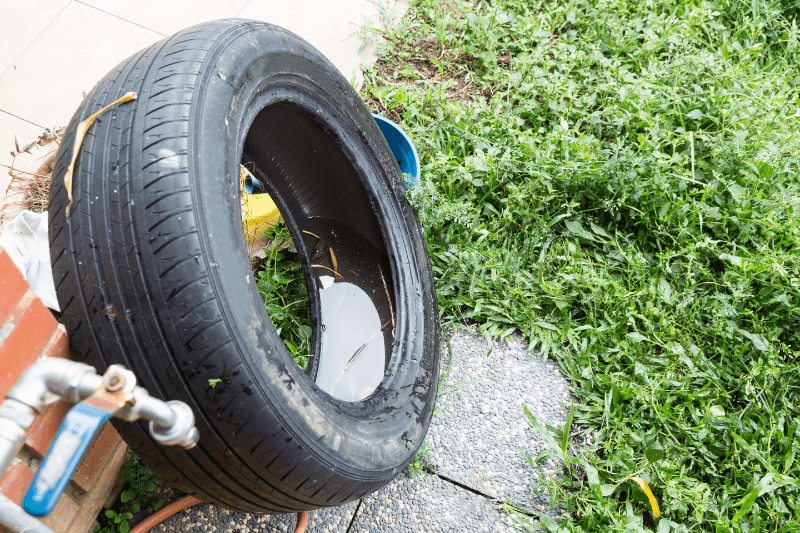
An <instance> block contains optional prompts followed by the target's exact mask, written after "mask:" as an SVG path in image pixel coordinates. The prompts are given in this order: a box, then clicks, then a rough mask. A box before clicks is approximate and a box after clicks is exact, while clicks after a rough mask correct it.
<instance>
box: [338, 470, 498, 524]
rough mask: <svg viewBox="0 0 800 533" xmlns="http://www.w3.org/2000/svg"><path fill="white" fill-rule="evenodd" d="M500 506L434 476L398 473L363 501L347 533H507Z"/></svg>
mask: <svg viewBox="0 0 800 533" xmlns="http://www.w3.org/2000/svg"><path fill="white" fill-rule="evenodd" d="M509 523H510V520H509V518H508V517H507V516H506V515H505V513H503V511H502V509H501V506H500V505H499V504H497V503H494V502H492V501H490V500H488V499H486V498H484V497H483V496H478V495H476V494H473V493H472V492H469V491H467V490H464V489H462V488H460V487H457V486H455V485H453V484H451V483H448V482H447V481H444V480H442V479H440V478H438V477H436V476H431V475H427V476H424V477H423V478H421V479H420V480H419V481H413V480H412V479H411V478H409V477H408V476H407V475H405V474H402V475H400V476H399V477H398V478H397V479H395V480H394V481H393V482H391V483H389V484H388V485H386V486H385V487H383V488H382V489H381V490H379V491H378V492H375V493H373V494H371V495H370V496H367V497H366V498H364V500H363V502H362V504H361V507H360V508H359V509H358V512H357V513H356V517H355V520H354V521H353V525H352V527H351V528H350V530H349V533H367V532H369V533H373V532H376V531H382V532H391V533H411V532H413V533H417V532H423V531H424V532H426V533H427V532H445V531H465V532H467V531H468V532H470V533H511V532H513V531H514V529H513V528H512V527H511V526H510V525H509Z"/></svg>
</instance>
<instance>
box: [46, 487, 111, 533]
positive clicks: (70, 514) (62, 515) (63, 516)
mask: <svg viewBox="0 0 800 533" xmlns="http://www.w3.org/2000/svg"><path fill="white" fill-rule="evenodd" d="M80 511H81V506H80V505H78V503H77V502H75V500H73V499H72V498H70V496H69V494H67V491H64V493H63V494H62V495H61V497H60V498H59V499H58V502H56V506H55V507H54V508H53V510H52V511H50V513H49V514H48V515H47V516H43V517H42V518H40V519H39V522H41V523H42V524H44V525H46V526H47V527H49V528H50V529H52V530H53V531H54V532H56V533H59V532H66V531H70V529H69V526H70V524H72V522H73V521H74V520H75V517H76V516H77V515H78V513H79V512H80ZM96 516H97V515H95V517H96ZM88 530H89V528H88V527H87V528H86V529H84V530H83V531H81V532H80V533H85V532H86V531H88ZM76 533H77V532H76Z"/></svg>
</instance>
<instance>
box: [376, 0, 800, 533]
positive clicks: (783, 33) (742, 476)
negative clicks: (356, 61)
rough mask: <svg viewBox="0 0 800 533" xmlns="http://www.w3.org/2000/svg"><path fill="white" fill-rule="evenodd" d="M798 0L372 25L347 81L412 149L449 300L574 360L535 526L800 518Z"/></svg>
mask: <svg viewBox="0 0 800 533" xmlns="http://www.w3.org/2000/svg"><path fill="white" fill-rule="evenodd" d="M797 16H798V9H797V6H796V2H786V1H780V0H755V1H753V2H741V1H739V0H708V1H700V0H697V1H688V0H669V1H664V2H626V1H622V0H571V1H566V0H554V1H544V0H532V1H528V2H518V1H512V0H493V1H492V2H490V3H487V2H475V3H473V2H451V3H448V4H446V5H444V4H442V3H441V2H434V1H432V0H430V1H428V0H424V1H423V0H421V1H417V2H415V3H414V4H413V6H412V7H411V9H410V11H409V14H408V15H407V17H406V18H405V19H404V21H403V22H401V23H399V24H397V25H395V26H393V27H392V28H391V29H389V30H386V32H387V37H388V41H389V43H390V45H389V46H388V47H387V48H386V50H385V53H384V55H383V57H382V58H381V59H380V60H379V62H378V63H377V64H376V67H375V68H374V69H373V70H372V71H369V72H367V73H366V74H365V85H364V88H363V90H362V94H363V96H364V98H365V100H366V101H367V102H368V103H369V104H370V105H371V106H372V107H373V109H374V110H376V111H378V112H382V113H385V114H386V115H387V116H389V117H391V118H393V119H394V120H396V121H398V122H400V123H401V126H402V128H403V129H404V130H405V131H406V132H408V133H409V134H410V135H411V136H412V137H413V138H414V140H415V143H416V146H417V149H418V151H419V153H420V157H421V160H422V177H421V179H420V180H419V183H418V185H417V186H416V188H415V189H414V190H413V191H412V192H411V193H410V194H409V199H410V201H411V202H412V205H413V206H414V207H415V209H416V211H417V214H418V217H419V219H420V222H421V224H422V227H423V229H424V231H425V236H426V240H427V243H428V249H429V252H430V256H431V262H432V267H433V271H434V276H435V280H436V286H437V293H438V298H439V310H440V312H441V314H442V320H443V323H444V324H445V325H450V326H453V327H458V325H459V324H460V323H463V322H464V321H467V320H472V321H475V322H477V323H478V324H479V331H480V333H482V334H485V335H488V336H490V337H498V336H499V337H502V336H505V335H509V334H510V333H511V332H513V331H515V330H519V331H521V332H522V334H523V335H524V336H525V337H526V338H528V339H529V340H530V341H531V345H530V346H531V349H534V348H536V349H538V351H539V354H540V356H542V357H552V358H554V359H555V360H557V361H558V363H559V364H560V367H561V370H562V372H563V373H564V374H565V375H566V376H567V377H568V378H569V380H570V381H571V383H572V385H573V386H572V387H571V392H572V394H573V396H574V397H575V398H576V403H575V406H574V412H573V421H574V423H573V426H572V428H571V431H566V432H564V431H563V430H561V431H560V432H559V430H558V429H557V428H548V427H546V426H541V427H539V428H537V430H539V433H540V434H542V435H543V436H544V434H549V435H550V436H551V439H552V441H553V443H555V446H553V445H552V443H551V445H550V446H549V448H550V450H551V453H552V454H553V455H554V456H556V457H559V458H562V460H563V461H564V463H565V465H566V466H565V468H566V470H565V472H564V473H563V474H562V475H561V476H560V477H559V482H558V485H557V486H555V487H554V490H553V491H552V496H553V498H555V501H557V502H558V503H559V504H560V505H561V506H562V507H563V508H564V509H565V511H566V512H565V513H564V514H563V515H561V517H559V518H558V520H555V519H552V518H550V519H548V521H547V523H546V524H545V523H544V522H543V525H544V526H545V527H547V528H549V529H550V530H551V531H555V530H558V531H570V532H577V531H622V530H634V531H657V532H658V533H666V532H668V531H689V530H691V531H708V532H712V531H713V532H715V533H722V532H728V531H758V530H770V531H793V530H796V529H798V528H800V523H798V518H797V517H798V516H800V500H799V498H800V494H798V491H799V490H800V489H799V488H798V484H800V463H798V461H797V460H796V456H797V450H798V448H800V436H798V431H800V422H798V419H797V416H796V415H797V409H798V408H800V379H798V368H800V366H799V365H798V361H797V355H798V353H799V352H798V346H800V327H798V326H800V306H799V305H798V302H800V261H799V259H800V254H799V253H798V249H799V248H800V247H798V237H799V236H800V201H799V200H798V199H799V198H800V177H799V174H800V160H799V159H798V158H799V157H800V156H798V154H800V127H798V123H799V122H800V120H799V119H800V102H799V101H798V86H800V71H799V70H798V65H800V57H798V52H799V51H800V32H798V30H797V27H798V26H797V24H798V20H797ZM492 356H494V355H492ZM531 422H532V423H533V420H531ZM542 430H543V431H542ZM570 433H571V435H572V436H571V437H569V438H574V439H576V440H580V445H576V446H574V449H572V450H571V449H570V448H569V447H568V446H566V447H565V442H566V441H565V440H564V439H565V438H567V437H566V435H569V434H570ZM588 467H591V468H588ZM592 469H594V470H592ZM630 477H638V478H641V479H642V480H644V481H645V482H646V483H647V484H648V485H649V487H650V488H652V491H653V493H654V496H655V497H656V499H657V500H658V502H659V504H660V507H661V516H660V517H655V516H654V515H653V513H652V512H651V505H650V503H649V501H648V498H647V496H646V495H645V494H644V493H643V491H642V490H641V488H640V487H639V486H638V485H637V484H636V483H632V482H630V481H628V482H626V480H627V479H628V478H630ZM551 521H552V522H551ZM554 524H555V525H554Z"/></svg>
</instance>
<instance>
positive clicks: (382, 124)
mask: <svg viewBox="0 0 800 533" xmlns="http://www.w3.org/2000/svg"><path fill="white" fill-rule="evenodd" d="M372 116H373V117H375V122H377V123H378V127H379V128H380V129H381V133H383V136H384V137H385V138H386V142H387V143H388V144H389V149H390V150H391V151H392V154H393V155H394V158H395V159H396V160H397V164H398V166H399V167H400V172H402V173H403V174H407V176H406V187H408V188H409V189H411V188H413V187H414V185H415V184H416V183H417V180H418V179H419V176H420V167H419V156H418V155H417V149H416V147H415V146H414V142H413V141H412V140H411V137H409V136H408V135H406V133H405V132H404V131H403V130H401V129H400V127H399V126H398V125H397V124H395V123H394V122H392V121H391V120H389V119H387V118H384V117H382V116H380V115H375V114H373V115H372Z"/></svg>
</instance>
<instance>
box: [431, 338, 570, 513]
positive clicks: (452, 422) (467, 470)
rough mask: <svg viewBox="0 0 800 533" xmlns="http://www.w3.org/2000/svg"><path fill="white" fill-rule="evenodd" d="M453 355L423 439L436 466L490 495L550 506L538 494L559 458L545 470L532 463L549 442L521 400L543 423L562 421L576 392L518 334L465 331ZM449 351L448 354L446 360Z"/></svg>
mask: <svg viewBox="0 0 800 533" xmlns="http://www.w3.org/2000/svg"><path fill="white" fill-rule="evenodd" d="M451 342H452V347H453V360H452V363H451V369H450V374H449V375H448V377H447V379H446V380H445V382H444V385H443V387H442V388H441V389H440V390H441V391H442V392H441V393H440V396H439V399H438V402H437V409H439V411H438V413H437V415H436V416H434V418H433V422H432V423H431V428H430V430H429V432H428V436H427V438H426V442H427V443H428V445H429V446H430V448H431V459H432V461H433V463H434V464H435V465H436V466H435V469H434V470H435V471H436V473H437V474H440V475H441V476H443V477H444V478H447V479H451V480H454V481H456V482H458V483H462V484H463V485H465V486H467V487H470V488H472V489H474V490H476V491H478V492H480V493H482V494H485V495H487V496H489V497H491V498H497V499H500V500H506V499H510V500H511V503H513V504H514V505H516V506H518V507H520V508H523V509H528V510H533V511H542V510H544V509H546V508H548V507H549V506H548V500H547V498H543V497H541V496H538V495H537V494H536V488H537V487H538V486H539V483H540V481H541V478H542V476H547V477H553V476H554V475H555V470H556V462H555V459H554V458H551V459H548V460H547V461H544V462H543V463H542V469H541V470H540V469H539V468H537V467H535V466H533V465H531V464H529V463H528V462H527V461H526V460H525V456H524V453H526V452H527V453H528V454H529V455H530V456H531V457H534V458H535V457H536V456H537V454H538V453H539V452H541V451H542V450H543V449H544V448H545V444H544V442H543V441H542V439H541V438H540V437H539V435H538V434H537V433H536V431H535V430H534V429H533V427H532V426H531V424H530V422H529V421H528V419H527V417H526V416H525V413H524V411H523V404H524V405H527V406H528V408H529V409H530V410H531V411H532V412H533V414H534V415H536V417H537V418H538V419H539V420H540V421H541V422H543V423H546V424H550V425H551V426H555V427H563V425H564V420H565V419H566V415H567V414H568V412H569V408H570V403H571V395H570V394H569V393H568V391H567V389H566V386H567V384H568V383H567V381H566V379H565V378H564V377H563V376H562V375H561V373H560V372H559V370H558V367H557V365H556V364H555V363H553V362H546V363H543V362H542V359H541V357H539V356H538V355H537V354H536V353H535V352H534V353H532V354H530V355H525V352H526V349H527V345H526V344H524V343H523V342H522V340H521V339H519V338H512V339H511V340H506V341H503V342H502V343H495V346H494V349H493V351H492V353H491V354H490V355H489V356H488V357H487V353H488V351H489V345H488V343H487V341H486V340H485V339H484V338H482V337H478V336H476V335H474V334H470V333H468V332H465V331H457V332H456V333H454V334H453V336H452V341H451ZM447 357H448V354H446V353H445V354H443V357H442V358H443V365H445V364H447Z"/></svg>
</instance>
